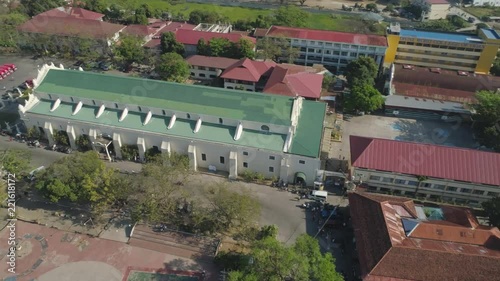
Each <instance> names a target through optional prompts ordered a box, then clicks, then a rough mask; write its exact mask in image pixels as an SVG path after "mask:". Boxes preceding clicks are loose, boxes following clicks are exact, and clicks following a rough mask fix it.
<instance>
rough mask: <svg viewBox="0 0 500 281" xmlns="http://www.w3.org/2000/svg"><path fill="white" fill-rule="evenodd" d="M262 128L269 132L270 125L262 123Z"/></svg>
mask: <svg viewBox="0 0 500 281" xmlns="http://www.w3.org/2000/svg"><path fill="white" fill-rule="evenodd" d="M260 129H261V130H262V131H266V132H269V126H267V125H262V126H260Z"/></svg>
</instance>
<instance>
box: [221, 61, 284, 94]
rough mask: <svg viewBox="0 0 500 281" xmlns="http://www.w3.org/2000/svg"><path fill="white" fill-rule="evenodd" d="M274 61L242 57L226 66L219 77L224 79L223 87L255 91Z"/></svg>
mask: <svg viewBox="0 0 500 281" xmlns="http://www.w3.org/2000/svg"><path fill="white" fill-rule="evenodd" d="M275 66H276V63H275V62H273V61H253V60H251V59H248V58H244V59H241V60H239V61H238V62H236V63H235V64H233V65H231V66H230V67H228V68H227V69H226V70H224V72H222V74H221V75H220V77H221V78H222V79H224V88H226V89H237V88H242V89H244V90H247V91H252V92H255V91H256V90H258V88H259V86H260V85H261V84H262V87H263V86H264V85H263V83H265V81H266V80H267V78H268V77H269V75H270V74H271V72H272V70H273V68H274V67H275Z"/></svg>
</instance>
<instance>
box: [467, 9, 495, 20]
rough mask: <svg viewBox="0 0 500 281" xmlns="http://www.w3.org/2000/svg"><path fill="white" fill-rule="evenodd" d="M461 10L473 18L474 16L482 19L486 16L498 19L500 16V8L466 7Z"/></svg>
mask: <svg viewBox="0 0 500 281" xmlns="http://www.w3.org/2000/svg"><path fill="white" fill-rule="evenodd" d="M463 10H464V11H465V12H467V13H469V14H471V15H473V16H476V17H478V18H480V17H483V16H488V17H491V16H493V17H499V16H500V7H490V8H486V7H467V8H463Z"/></svg>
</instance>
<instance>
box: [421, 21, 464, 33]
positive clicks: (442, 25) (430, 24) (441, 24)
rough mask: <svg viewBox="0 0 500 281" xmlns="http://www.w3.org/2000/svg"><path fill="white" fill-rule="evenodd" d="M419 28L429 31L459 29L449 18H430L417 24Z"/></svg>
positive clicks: (452, 30)
mask: <svg viewBox="0 0 500 281" xmlns="http://www.w3.org/2000/svg"><path fill="white" fill-rule="evenodd" d="M417 28H419V29H422V30H429V31H442V32H455V30H456V29H457V28H456V27H455V26H454V25H453V24H452V23H451V22H450V21H449V20H446V19H440V20H430V21H425V22H421V23H419V24H418V25H417Z"/></svg>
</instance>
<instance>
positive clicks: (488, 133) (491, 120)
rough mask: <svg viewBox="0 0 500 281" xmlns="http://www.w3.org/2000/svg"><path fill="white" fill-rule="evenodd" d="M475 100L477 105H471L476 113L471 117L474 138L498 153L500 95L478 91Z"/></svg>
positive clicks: (499, 142)
mask: <svg viewBox="0 0 500 281" xmlns="http://www.w3.org/2000/svg"><path fill="white" fill-rule="evenodd" d="M476 99H477V103H476V104H473V105H472V108H474V110H475V111H476V114H475V115H474V116H473V119H474V130H475V133H476V136H477V138H478V140H479V142H480V143H481V144H482V145H485V146H486V147H489V148H492V149H493V150H495V151H496V152H500V95H499V94H498V93H496V92H490V91H479V92H477V93H476Z"/></svg>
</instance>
